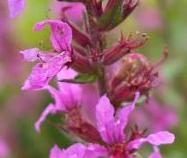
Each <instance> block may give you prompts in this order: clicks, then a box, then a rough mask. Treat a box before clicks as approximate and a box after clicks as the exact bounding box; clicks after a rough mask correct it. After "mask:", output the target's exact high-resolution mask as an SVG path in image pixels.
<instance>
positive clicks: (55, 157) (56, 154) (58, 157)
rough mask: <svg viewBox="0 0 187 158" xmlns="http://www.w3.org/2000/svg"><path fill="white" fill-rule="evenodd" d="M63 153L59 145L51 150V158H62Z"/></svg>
mask: <svg viewBox="0 0 187 158" xmlns="http://www.w3.org/2000/svg"><path fill="white" fill-rule="evenodd" d="M62 152H63V150H61V149H60V148H59V147H58V146H57V145H55V146H54V147H53V148H52V149H51V150H50V156H49V158H62Z"/></svg>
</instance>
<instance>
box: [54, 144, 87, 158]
mask: <svg viewBox="0 0 187 158" xmlns="http://www.w3.org/2000/svg"><path fill="white" fill-rule="evenodd" d="M85 151H86V147H85V146H84V145H82V144H79V143H77V144H74V145H72V146H70V147H69V148H67V149H66V150H64V151H63V156H62V158H85V157H84V154H85ZM54 158H56V157H54Z"/></svg>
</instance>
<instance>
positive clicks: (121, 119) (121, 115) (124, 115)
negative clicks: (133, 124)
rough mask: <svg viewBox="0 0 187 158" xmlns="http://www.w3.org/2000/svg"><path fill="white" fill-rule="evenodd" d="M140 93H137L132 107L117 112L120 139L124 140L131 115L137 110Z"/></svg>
mask: <svg viewBox="0 0 187 158" xmlns="http://www.w3.org/2000/svg"><path fill="white" fill-rule="evenodd" d="M139 96H140V93H139V92H137V93H136V95H135V99H134V101H133V102H132V104H131V105H128V106H125V107H123V108H122V109H120V110H119V111H118V112H117V115H116V118H117V121H118V123H119V131H120V136H121V138H120V139H124V129H125V127H126V125H127V123H128V118H129V114H130V113H131V112H132V111H133V110H134V109H135V104H136V102H137V101H138V99H139Z"/></svg>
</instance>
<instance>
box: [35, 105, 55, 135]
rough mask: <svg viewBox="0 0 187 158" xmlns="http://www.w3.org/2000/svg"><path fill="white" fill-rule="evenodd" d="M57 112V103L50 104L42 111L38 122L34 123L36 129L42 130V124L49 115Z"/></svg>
mask: <svg viewBox="0 0 187 158" xmlns="http://www.w3.org/2000/svg"><path fill="white" fill-rule="evenodd" d="M56 112H57V109H56V107H55V105H53V104H49V105H48V106H47V107H46V109H45V110H44V111H43V112H42V114H41V115H40V117H39V119H38V120H37V121H36V123H35V125H34V126H35V129H36V131H37V132H40V126H41V124H42V123H43V122H44V121H45V120H46V118H47V116H48V115H49V114H55V113H56Z"/></svg>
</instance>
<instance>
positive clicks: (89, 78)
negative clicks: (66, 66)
mask: <svg viewBox="0 0 187 158" xmlns="http://www.w3.org/2000/svg"><path fill="white" fill-rule="evenodd" d="M97 79H98V76H97V75H96V74H90V73H84V74H79V75H77V76H76V77H75V79H74V80H75V81H77V82H79V83H92V82H94V81H96V80H97Z"/></svg>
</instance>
